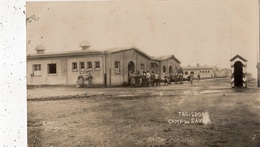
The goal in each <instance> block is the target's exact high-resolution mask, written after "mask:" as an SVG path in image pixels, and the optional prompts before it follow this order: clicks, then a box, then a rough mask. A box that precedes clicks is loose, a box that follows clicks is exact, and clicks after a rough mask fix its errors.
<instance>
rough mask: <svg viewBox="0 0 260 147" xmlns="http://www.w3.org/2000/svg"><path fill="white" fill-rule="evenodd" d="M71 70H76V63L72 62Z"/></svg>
mask: <svg viewBox="0 0 260 147" xmlns="http://www.w3.org/2000/svg"><path fill="white" fill-rule="evenodd" d="M72 70H78V63H77V62H72Z"/></svg>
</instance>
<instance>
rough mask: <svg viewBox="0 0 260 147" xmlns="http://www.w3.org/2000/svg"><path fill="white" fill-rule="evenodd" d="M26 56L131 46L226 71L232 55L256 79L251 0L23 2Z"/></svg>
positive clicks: (255, 35)
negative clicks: (83, 45) (84, 46)
mask: <svg viewBox="0 0 260 147" xmlns="http://www.w3.org/2000/svg"><path fill="white" fill-rule="evenodd" d="M26 9H27V10H26V13H27V17H30V16H32V15H35V16H36V17H39V19H38V20H37V21H32V22H31V23H27V53H28V54H31V53H35V51H34V49H35V47H36V46H37V45H38V44H42V45H44V46H45V47H46V48H47V50H46V52H60V51H69V50H79V49H80V47H79V43H80V42H81V41H82V40H87V41H89V42H90V44H91V45H92V47H91V48H92V49H107V48H113V47H130V46H136V47H138V48H139V49H141V50H143V51H144V52H146V53H148V54H149V55H169V54H174V55H175V56H176V57H177V58H178V59H179V60H180V61H181V62H182V63H181V65H182V66H187V65H196V63H200V65H205V64H207V65H210V66H217V67H228V68H230V63H229V60H230V59H231V58H232V57H233V56H235V55H236V54H239V55H241V56H242V57H244V58H246V59H247V60H248V71H249V72H252V73H253V74H254V75H256V63H257V54H258V47H259V45H258V44H259V39H258V38H259V37H258V36H259V35H258V34H259V33H258V32H259V26H258V21H259V19H258V18H259V16H258V3H257V0H250V1H249V0H172V1H149V2H148V1H142V2H139V1H135V2H130V1H128V2H126V1H124V2H122V1H114V2H108V1H107V2H89V1H88V2H27V5H26Z"/></svg>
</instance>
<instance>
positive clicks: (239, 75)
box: [234, 61, 243, 87]
mask: <svg viewBox="0 0 260 147" xmlns="http://www.w3.org/2000/svg"><path fill="white" fill-rule="evenodd" d="M234 84H235V87H242V86H243V64H242V63H241V62H240V61H237V62H235V64H234Z"/></svg>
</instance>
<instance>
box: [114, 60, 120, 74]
mask: <svg viewBox="0 0 260 147" xmlns="http://www.w3.org/2000/svg"><path fill="white" fill-rule="evenodd" d="M115 72H117V73H118V72H120V62H119V61H115Z"/></svg>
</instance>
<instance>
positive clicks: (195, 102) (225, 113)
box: [26, 0, 260, 147]
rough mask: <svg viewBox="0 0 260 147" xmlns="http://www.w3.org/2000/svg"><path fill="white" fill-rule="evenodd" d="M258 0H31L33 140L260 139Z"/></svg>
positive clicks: (153, 144) (220, 145) (156, 143)
mask: <svg viewBox="0 0 260 147" xmlns="http://www.w3.org/2000/svg"><path fill="white" fill-rule="evenodd" d="M259 6H260V4H259V1H258V0H252V1H246V0H171V1H170V0H164V1H162V0H152V1H127V0H126V1H37V2H36V1H29V2H26V80H27V81H26V86H27V94H26V95H27V139H28V146H29V147H45V146H48V147H66V146H68V147H73V146H77V147H89V146H93V147H94V146H100V147H103V146H107V147H123V146H127V147H128V146H129V147H132V146H133V147H134V146H140V147H141V146H149V147H162V146H163V147H164V146H167V147H259V146H260V97H259V96H260V89H259V87H260V59H259V55H260V54H259V34H260V33H259V26H260V25H259V11H260V9H259Z"/></svg>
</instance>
